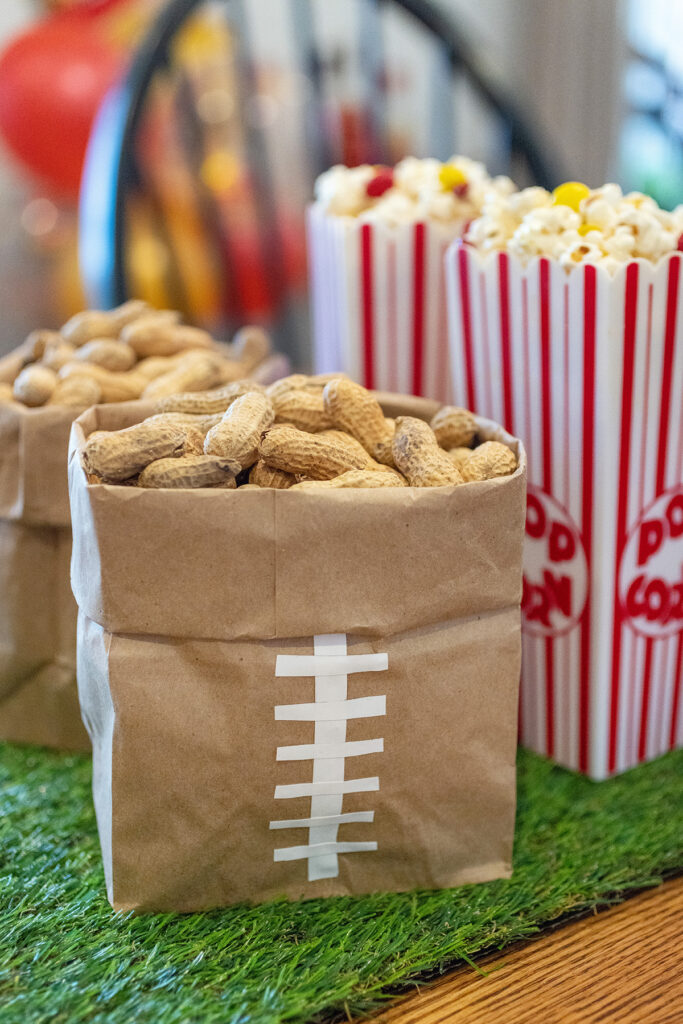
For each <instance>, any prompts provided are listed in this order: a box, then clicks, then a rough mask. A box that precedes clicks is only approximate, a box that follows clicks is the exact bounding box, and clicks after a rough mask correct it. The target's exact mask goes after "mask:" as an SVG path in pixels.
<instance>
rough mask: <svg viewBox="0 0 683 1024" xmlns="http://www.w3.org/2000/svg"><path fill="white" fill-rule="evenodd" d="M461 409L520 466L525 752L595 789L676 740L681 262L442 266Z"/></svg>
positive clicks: (450, 259)
mask: <svg viewBox="0 0 683 1024" xmlns="http://www.w3.org/2000/svg"><path fill="white" fill-rule="evenodd" d="M446 277H447V289H448V299H449V326H450V341H451V365H452V372H453V385H454V396H455V401H456V402H457V403H458V404H461V405H464V406H467V407H468V408H471V409H475V410H476V411H477V412H478V413H479V414H481V415H484V416H488V417H491V418H493V419H496V420H497V421H498V422H501V423H503V424H504V425H505V427H506V429H508V430H511V431H512V432H513V433H515V434H516V436H518V437H521V438H523V440H524V443H525V445H526V446H527V451H528V457H529V492H528V505H527V527H526V533H527V536H526V547H525V559H524V562H525V565H524V597H523V615H524V648H523V650H524V653H523V666H522V691H521V693H522V697H521V740H522V742H523V743H524V744H525V745H526V746H529V747H531V748H532V749H533V750H536V751H538V752H539V753H541V754H546V755H548V756H550V757H552V758H553V759H555V760H556V761H558V762H559V763H560V764H562V765H565V766H567V767H569V768H573V769H576V770H579V771H581V772H585V773H586V774H588V775H590V776H591V777H592V778H594V779H603V778H606V777H608V776H611V775H614V774H617V773H619V772H622V771H624V770H625V769H627V768H630V767H632V766H634V765H636V764H638V763H640V762H641V761H646V760H649V759H651V758H654V757H656V756H658V755H659V754H662V753H664V752H665V751H667V750H669V749H673V748H675V747H677V746H679V745H680V744H681V741H682V740H683V708H682V707H681V703H682V702H681V675H682V661H683V309H682V308H681V307H683V297H682V295H681V293H682V292H683V288H682V287H681V278H682V277H683V256H681V255H679V254H671V255H670V256H668V257H666V258H665V259H663V260H662V261H660V262H659V263H658V264H657V265H653V264H652V263H649V262H648V261H646V260H642V259H638V260H634V261H632V262H629V263H628V264H625V265H624V267H623V268H620V269H619V271H618V272H617V273H616V274H615V275H614V276H613V277H612V276H610V275H609V274H608V273H607V272H606V271H605V270H604V269H603V268H601V267H595V266H581V267H576V268H575V269H572V270H571V271H570V272H566V271H565V270H564V269H563V268H562V267H561V266H560V265H559V264H558V263H556V262H554V261H552V260H549V259H536V260H535V261H533V262H532V263H530V264H529V265H527V266H526V267H524V266H522V265H521V263H520V262H519V261H518V260H516V259H515V258H514V257H511V256H510V255H509V254H506V253H494V254H490V255H489V256H486V257H483V256H481V255H480V254H479V253H477V252H476V251H475V250H473V249H471V248H470V247H468V246H466V245H463V244H461V243H460V244H455V245H453V246H452V247H451V248H450V249H449V251H448V253H447V256H446Z"/></svg>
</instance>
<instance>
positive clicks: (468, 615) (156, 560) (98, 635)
mask: <svg viewBox="0 0 683 1024" xmlns="http://www.w3.org/2000/svg"><path fill="white" fill-rule="evenodd" d="M381 397H382V398H383V402H384V405H385V408H386V410H387V412H388V413H389V414H393V413H396V412H398V411H404V412H411V413H413V414H419V415H422V416H424V417H429V416H430V415H432V414H433V412H434V411H435V409H436V408H437V405H436V403H431V402H427V401H421V400H418V399H413V400H410V399H401V400H399V399H397V398H396V397H395V396H381ZM137 418H139V415H137V416H136V413H135V410H134V409H130V408H129V409H128V411H126V410H125V409H124V408H122V407H112V406H109V407H97V408H95V409H91V410H89V411H88V412H87V413H85V414H84V415H83V416H81V417H80V418H79V420H78V421H77V422H76V423H75V424H74V428H73V432H72V440H71V452H70V466H69V474H70V493H71V505H72V516H73V522H74V551H73V562H72V583H73V588H74V593H75V595H76V599H77V601H78V605H79V641H78V675H79V693H80V699H81V707H82V711H83V716H84V720H85V722H86V725H87V727H88V731H89V733H90V736H91V738H92V741H93V748H94V759H95V760H94V783H93V788H94V796H95V806H96V811H97V819H98V826H99V831H100V839H101V845H102V852H103V857H104V864H105V875H106V879H107V890H108V895H109V899H110V901H111V902H112V905H113V906H114V907H116V908H118V909H124V910H127V909H131V908H132V909H136V910H180V911H189V910H197V909H200V908H207V907H213V906H219V905H224V904H229V903H232V902H235V901H240V900H256V901H259V900H265V899H269V898H271V897H275V896H279V895H281V894H285V895H287V896H289V897H295V898H297V897H313V896H327V895H333V894H343V893H363V892H371V891H378V890H389V891H391V890H393V891H401V890H406V889H412V888H415V887H429V888H432V887H442V886H453V885H458V884H460V883H464V882H477V881H485V880H488V879H491V878H497V877H506V876H508V875H509V873H510V863H511V851H512V838H513V827H514V812H515V767H514V765H515V747H516V735H517V686H518V678H519V667H520V618H519V603H520V596H521V556H522V538H523V532H524V512H525V472H526V469H525V467H526V461H525V456H524V452H523V449H522V447H521V445H520V444H519V442H517V441H515V440H514V439H513V438H511V437H509V435H506V434H504V433H503V432H502V431H501V430H500V429H499V428H497V427H496V426H495V425H494V424H491V423H489V422H487V421H479V428H480V434H481V436H482V437H484V438H492V437H496V438H501V439H503V440H505V441H506V442H507V443H509V444H510V445H511V447H513V448H514V449H515V450H516V451H517V452H518V455H519V463H520V464H519V469H518V470H517V471H516V473H515V474H514V475H513V476H510V477H506V478H501V479H497V480H492V481H487V482H484V483H477V484H470V485H467V486H461V487H454V488H436V489H422V490H420V489H415V488H405V489H403V488H395V489H394V488H391V489H386V490H383V489H380V490H355V491H350V490H339V491H326V492H319V493H315V492H313V491H311V492H301V493H300V492H291V491H277V490H263V491H240V490H237V491H226V490H198V491H188V490H179V491H165V492H159V491H156V492H155V491H150V490H143V489H136V488H131V487H120V486H111V485H105V484H99V485H90V484H88V483H87V479H86V476H85V473H84V472H83V469H82V464H81V455H80V452H81V449H82V446H83V444H84V441H85V438H86V437H87V435H88V434H90V433H91V432H92V431H93V430H96V429H117V428H120V427H124V426H128V425H130V424H131V423H133V422H135V421H136V419H137Z"/></svg>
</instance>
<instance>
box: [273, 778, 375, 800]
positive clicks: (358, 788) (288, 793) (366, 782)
mask: <svg viewBox="0 0 683 1024" xmlns="http://www.w3.org/2000/svg"><path fill="white" fill-rule="evenodd" d="M378 789H379V777H378V776H377V775H374V776H369V777H368V778H366V779H347V780H346V781H345V782H297V783H294V784H293V785H288V786H276V787H275V799H276V800H294V799H296V798H297V797H300V796H330V795H332V794H335V793H374V792H375V791H376V790H378Z"/></svg>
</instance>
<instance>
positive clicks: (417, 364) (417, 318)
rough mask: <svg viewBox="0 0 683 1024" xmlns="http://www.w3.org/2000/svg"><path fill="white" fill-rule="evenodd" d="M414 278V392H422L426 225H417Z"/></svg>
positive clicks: (417, 393) (418, 393)
mask: <svg viewBox="0 0 683 1024" xmlns="http://www.w3.org/2000/svg"><path fill="white" fill-rule="evenodd" d="M414 253H415V262H414V278H413V394H415V395H421V394H422V381H423V369H424V368H423V360H424V316H425V226H424V224H416V225H415V249H414Z"/></svg>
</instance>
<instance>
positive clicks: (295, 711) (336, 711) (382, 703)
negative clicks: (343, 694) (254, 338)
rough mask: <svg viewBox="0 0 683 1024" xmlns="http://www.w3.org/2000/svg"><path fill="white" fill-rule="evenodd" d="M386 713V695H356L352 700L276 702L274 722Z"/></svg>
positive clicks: (337, 719)
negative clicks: (309, 702)
mask: <svg viewBox="0 0 683 1024" xmlns="http://www.w3.org/2000/svg"><path fill="white" fill-rule="evenodd" d="M386 713H387V698H386V696H381V697H380V696H377V697H356V698H355V699H354V700H331V701H328V702H327V703H320V702H318V701H316V702H315V703H312V704H278V705H277V706H276V707H275V721H276V722H335V721H348V720H349V719H350V718H377V717H381V716H382V715H386Z"/></svg>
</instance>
